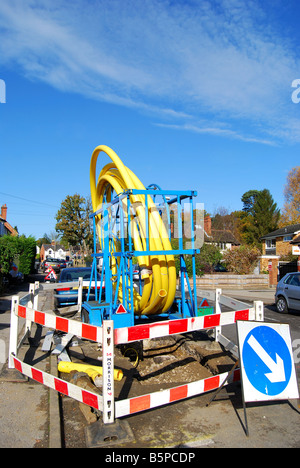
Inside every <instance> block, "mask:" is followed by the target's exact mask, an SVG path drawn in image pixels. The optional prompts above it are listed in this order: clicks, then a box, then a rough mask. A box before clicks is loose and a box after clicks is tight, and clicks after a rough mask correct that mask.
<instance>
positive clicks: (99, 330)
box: [9, 280, 263, 424]
mask: <svg viewBox="0 0 300 468" xmlns="http://www.w3.org/2000/svg"><path fill="white" fill-rule="evenodd" d="M71 284H72V285H73V283H65V284H64V283H61V284H60V285H59V287H64V286H68V287H69V286H70V285H71ZM75 285H76V286H77V287H79V301H78V310H79V308H80V307H81V297H80V296H81V294H82V282H81V280H79V281H78V282H75ZM54 288H57V284H48V285H40V284H38V283H35V284H32V285H30V289H29V294H27V296H25V298H22V299H21V300H20V299H19V297H18V296H13V298H12V305H11V329H10V346H9V368H16V369H17V370H19V371H20V372H21V373H22V374H24V375H26V376H27V377H29V378H31V379H33V380H35V381H37V382H39V383H42V384H44V385H46V386H47V387H49V388H52V389H54V390H56V391H58V392H60V393H62V394H64V395H67V396H69V397H71V398H73V399H75V400H77V401H79V402H82V403H85V404H86V405H88V406H90V407H92V408H95V409H96V410H100V411H101V412H102V413H103V422H104V423H105V424H110V423H113V422H114V420H115V418H120V417H123V416H126V415H131V414H134V413H136V412H139V411H145V410H148V409H150V408H154V407H158V406H162V405H166V404H169V403H173V402H175V401H179V400H182V399H185V398H190V397H192V396H195V395H200V394H202V393H205V392H208V391H211V390H216V389H218V388H219V387H220V386H222V385H223V384H224V382H226V384H227V383H230V382H232V381H235V380H238V379H239V370H238V369H237V370H236V371H235V372H234V373H232V374H231V375H229V374H228V373H227V372H226V373H222V374H219V375H215V376H212V377H209V378H206V379H203V380H198V381H195V382H190V383H188V384H185V385H181V386H177V387H173V388H170V389H167V390H161V391H159V392H154V393H150V394H146V395H142V396H138V397H133V398H129V399H125V400H120V401H116V400H115V396H114V378H113V372H114V346H115V345H119V344H124V343H130V342H133V341H139V340H145V339H152V338H158V337H163V336H168V335H175V334H182V333H188V332H193V331H198V330H209V329H212V330H214V335H215V339H216V340H217V341H219V342H220V343H221V344H223V345H224V346H225V347H227V348H228V349H230V350H231V351H232V352H233V354H235V355H237V349H236V346H235V345H234V343H231V342H230V340H228V339H227V338H226V337H225V336H224V335H223V334H222V327H224V326H226V325H230V324H235V323H236V322H237V321H238V320H245V321H248V320H256V321H263V303H262V302H260V301H256V302H254V307H251V308H249V307H248V306H247V305H246V304H244V303H242V302H240V301H236V300H234V299H231V298H228V297H226V296H223V295H222V294H221V293H222V291H221V290H220V289H218V290H216V292H215V293H214V292H213V291H209V292H208V291H205V295H206V296H207V298H208V299H214V300H215V301H216V309H215V313H214V314H211V315H206V316H203V317H192V318H185V319H178V320H166V321H161V322H154V323H148V324H143V325H136V326H132V327H126V328H119V329H114V322H113V321H112V320H104V321H103V324H102V326H101V327H97V326H94V325H89V324H86V323H82V322H80V321H77V320H74V319H68V318H65V317H59V316H56V315H55V314H54V313H47V312H42V311H39V310H38V298H39V292H41V291H42V290H45V289H54ZM80 288H81V293H80ZM199 293H200V294H201V292H200V291H198V294H199ZM203 293H204V292H202V294H203ZM221 304H223V305H225V306H227V307H230V308H231V309H233V310H231V311H228V312H221ZM240 307H242V308H240ZM19 318H23V319H25V320H26V322H25V333H24V335H23V336H22V338H21V340H20V341H18V320H19ZM32 323H36V324H39V325H41V326H43V327H47V328H51V329H54V330H58V331H62V332H65V333H71V334H72V335H76V336H78V337H81V338H85V339H87V340H90V341H93V342H97V343H101V344H102V367H103V394H102V395H99V394H97V393H93V392H90V391H87V390H84V389H83V388H80V387H78V386H76V385H73V384H71V383H68V382H66V381H64V380H62V379H60V378H57V377H54V376H52V375H51V374H48V373H46V372H43V371H41V370H39V369H37V368H36V367H33V366H30V365H29V364H27V363H25V362H22V361H21V360H20V359H19V358H18V351H19V349H20V347H21V345H22V343H23V341H24V339H25V338H26V337H27V336H28V335H29V334H30V331H31V326H32ZM228 377H230V378H228Z"/></svg>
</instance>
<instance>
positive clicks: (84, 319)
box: [81, 309, 90, 323]
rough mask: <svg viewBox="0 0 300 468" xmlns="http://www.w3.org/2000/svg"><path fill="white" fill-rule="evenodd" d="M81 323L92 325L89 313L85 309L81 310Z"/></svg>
mask: <svg viewBox="0 0 300 468" xmlns="http://www.w3.org/2000/svg"><path fill="white" fill-rule="evenodd" d="M81 321H82V323H90V316H89V313H88V311H87V310H85V309H81Z"/></svg>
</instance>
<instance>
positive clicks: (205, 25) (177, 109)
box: [0, 0, 300, 144]
mask: <svg viewBox="0 0 300 468" xmlns="http://www.w3.org/2000/svg"><path fill="white" fill-rule="evenodd" d="M0 31H1V38H2V39H1V43H0V53H1V57H0V63H1V62H2V63H6V64H7V63H17V64H18V65H19V66H21V67H22V70H23V73H25V74H26V76H27V77H29V78H31V79H38V80H42V81H44V82H47V83H48V84H50V85H52V86H54V87H57V88H59V89H61V90H65V91H70V92H76V93H81V94H83V95H86V96H89V97H91V98H95V99H101V100H104V101H108V102H113V103H117V104H120V105H124V106H129V107H135V108H137V109H140V110H142V111H147V112H151V113H156V112H157V113H158V112H159V113H160V115H161V117H164V118H165V119H168V120H170V119H171V120H173V119H177V120H178V119H179V120H180V123H179V124H178V123H176V125H177V126H180V128H184V129H186V130H189V131H198V132H200V131H201V132H202V131H203V132H204V131H205V132H206V133H214V132H215V133H216V134H219V135H223V136H227V137H231V138H239V139H242V140H244V141H259V142H262V143H266V144H269V143H270V141H272V140H274V138H275V139H277V140H280V139H287V140H291V141H299V140H300V137H299V131H298V128H299V124H296V123H295V122H294V123H293V125H290V122H291V121H293V117H294V114H295V107H292V106H291V99H290V94H291V92H290V85H291V82H292V81H293V79H295V78H298V77H297V76H295V74H296V72H297V70H299V73H300V67H299V59H298V58H297V57H295V56H294V50H293V49H292V47H291V46H290V44H289V42H288V41H287V40H286V39H285V40H284V41H283V40H281V37H280V32H278V31H277V30H276V29H275V28H272V25H270V24H269V23H268V17H267V14H266V12H265V11H264V9H263V7H262V4H261V3H260V2H258V1H255V0H252V1H251V0H244V1H241V0H220V1H219V2H211V1H208V0H207V1H205V0H204V1H201V2H194V1H193V0H191V1H190V2H186V3H182V2H178V3H176V1H175V2H169V1H167V0H166V1H158V0H143V2H139V1H135V2H132V1H129V0H110V1H109V2H107V0H98V1H95V0H91V1H89V2H86V1H84V0H74V1H72V2H65V1H62V0H51V1H50V0H40V1H37V0H2V1H1V3H0ZM204 117H205V119H209V118H210V119H211V121H212V122H213V121H214V120H216V119H218V120H220V121H222V120H223V121H224V122H227V128H226V129H222V128H221V127H218V126H216V125H213V124H211V125H206V130H205V128H202V127H201V126H199V124H198V122H199V120H201V119H203V118H204ZM241 122H242V125H243V126H244V128H243V129H242V126H241ZM162 124H165V122H162ZM246 124H247V125H248V126H249V130H248V132H246V131H245V125H246ZM176 125H175V126H173V127H174V128H176ZM228 126H230V128H228ZM293 128H294V131H293ZM254 134H255V136H253V135H254Z"/></svg>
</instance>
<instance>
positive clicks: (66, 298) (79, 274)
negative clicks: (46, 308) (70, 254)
mask: <svg viewBox="0 0 300 468" xmlns="http://www.w3.org/2000/svg"><path fill="white" fill-rule="evenodd" d="M91 274H92V268H90V267H75V268H64V269H63V270H62V271H61V274H60V276H59V281H58V286H57V288H56V289H55V291H54V308H55V309H57V308H61V307H65V306H71V305H76V304H78V288H77V287H70V288H68V287H65V286H64V287H62V288H60V287H59V283H70V282H73V281H78V279H79V278H83V281H84V282H89V281H90V278H91ZM100 283H101V276H100V275H99V273H97V289H98V298H99V293H100V287H101V286H102V291H101V297H102V298H104V294H105V285H104V281H103V284H102V285H101V284H100ZM88 289H89V286H88V285H85V286H83V291H82V302H84V301H86V300H87V294H88ZM89 300H90V301H94V300H95V288H94V287H92V288H91V292H90V297H89Z"/></svg>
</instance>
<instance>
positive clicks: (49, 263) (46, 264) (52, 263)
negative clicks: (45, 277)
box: [42, 258, 61, 273]
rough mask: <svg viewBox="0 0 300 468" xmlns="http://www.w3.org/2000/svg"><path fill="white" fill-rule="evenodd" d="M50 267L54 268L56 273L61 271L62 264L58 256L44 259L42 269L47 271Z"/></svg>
mask: <svg viewBox="0 0 300 468" xmlns="http://www.w3.org/2000/svg"><path fill="white" fill-rule="evenodd" d="M48 268H52V269H53V270H54V271H55V273H59V272H60V270H61V266H60V262H59V260H58V258H47V259H46V260H44V261H43V263H42V271H43V272H44V273H45V271H46V270H47V269H48Z"/></svg>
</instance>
